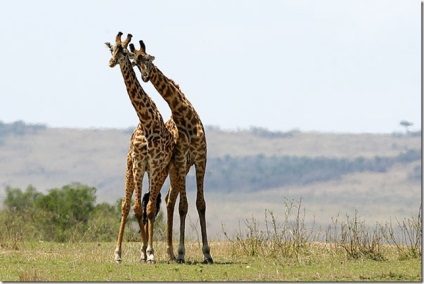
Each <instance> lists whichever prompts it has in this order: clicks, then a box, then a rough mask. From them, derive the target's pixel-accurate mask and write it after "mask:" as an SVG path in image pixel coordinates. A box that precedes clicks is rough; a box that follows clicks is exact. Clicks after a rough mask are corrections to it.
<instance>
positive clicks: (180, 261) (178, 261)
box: [177, 259, 185, 263]
mask: <svg viewBox="0 0 424 284" xmlns="http://www.w3.org/2000/svg"><path fill="white" fill-rule="evenodd" d="M177 263H185V260H184V259H177Z"/></svg>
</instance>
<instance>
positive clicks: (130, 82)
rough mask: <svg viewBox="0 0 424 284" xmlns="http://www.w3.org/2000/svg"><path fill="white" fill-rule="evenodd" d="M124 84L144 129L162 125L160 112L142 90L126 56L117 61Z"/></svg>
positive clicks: (152, 128)
mask: <svg viewBox="0 0 424 284" xmlns="http://www.w3.org/2000/svg"><path fill="white" fill-rule="evenodd" d="M119 66H120V68H121V72H122V76H123V78H124V82H125V86H126V88H127V92H128V95H129V97H130V100H131V103H132V105H133V107H134V109H135V111H136V113H137V116H138V118H139V119H140V123H141V125H142V127H143V129H144V130H154V129H155V127H157V126H158V124H159V125H160V124H162V125H164V122H163V119H162V116H161V114H160V113H159V111H158V109H157V107H156V105H155V103H154V102H153V100H152V99H151V98H150V97H149V96H148V95H147V94H146V92H144V90H143V88H142V87H141V85H140V82H139V81H138V80H137V77H136V74H135V72H134V69H133V67H132V65H131V62H130V60H129V59H128V57H126V58H125V59H124V60H122V61H121V62H120V63H119Z"/></svg>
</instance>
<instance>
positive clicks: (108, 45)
mask: <svg viewBox="0 0 424 284" xmlns="http://www.w3.org/2000/svg"><path fill="white" fill-rule="evenodd" d="M105 45H106V47H107V48H109V50H110V52H112V51H113V49H112V45H111V44H110V42H105Z"/></svg>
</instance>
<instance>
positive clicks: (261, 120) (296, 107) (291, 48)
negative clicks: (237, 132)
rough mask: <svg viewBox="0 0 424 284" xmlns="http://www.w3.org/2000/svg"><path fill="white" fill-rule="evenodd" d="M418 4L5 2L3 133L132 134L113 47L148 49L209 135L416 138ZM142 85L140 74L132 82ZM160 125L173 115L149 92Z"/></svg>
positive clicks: (132, 119) (0, 48) (0, 24)
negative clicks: (412, 134)
mask: <svg viewBox="0 0 424 284" xmlns="http://www.w3.org/2000/svg"><path fill="white" fill-rule="evenodd" d="M420 9H421V1H418V0H399V1H394V0H382V1H376V0H366V1H341V0H333V1H302V0H296V1H294V0H293V1H283V0H279V1H277V0H275V1H267V0H264V1H247V0H243V1H241V0H240V1H235V0H225V1H223V0H210V1H195V0H179V1H171V0H169V1H160V0H159V1H140V0H137V1H106V0H98V1H81V0H72V1H29V0H28V1H19V0H17V1H7V2H3V4H2V9H1V10H2V17H0V29H1V35H2V37H3V40H2V44H1V45H0V54H2V57H3V60H2V62H3V63H2V64H1V66H0V74H1V77H2V79H1V81H0V88H1V94H0V121H3V122H12V121H15V120H24V121H25V122H28V123H45V124H47V125H49V126H53V127H114V128H115V127H118V128H127V127H129V126H135V125H136V124H137V122H138V118H137V116H136V114H135V111H134V109H133V107H132V105H131V103H130V101H129V98H128V95H127V93H126V89H125V86H124V82H123V79H122V76H121V73H120V70H119V67H115V68H114V69H111V68H109V67H108V61H109V59H110V52H109V50H108V49H107V48H106V47H105V45H104V42H106V41H111V42H113V41H114V38H115V36H116V34H117V32H118V31H122V32H123V33H124V34H127V33H132V34H133V36H134V37H133V42H134V43H137V42H138V40H139V39H143V40H144V42H145V43H146V46H147V52H148V53H150V54H152V55H154V56H155V57H156V60H155V63H156V65H157V66H158V67H159V68H160V69H161V70H162V71H163V72H164V73H165V74H166V75H168V76H169V77H171V78H172V79H174V80H175V81H176V82H177V83H179V84H180V86H181V88H182V90H183V91H184V93H185V94H186V96H187V97H188V99H189V100H190V101H191V102H192V104H193V105H194V107H195V108H196V109H197V111H198V113H199V114H200V116H201V118H202V121H203V123H204V124H205V125H214V126H219V127H221V128H223V129H238V128H240V129H246V128H249V127H250V126H257V127H265V128H268V129H270V130H280V131H288V130H291V129H299V130H301V131H336V132H386V133H390V132H393V131H402V130H403V129H402V127H401V126H399V122H400V121H401V120H408V121H410V122H413V123H414V126H413V127H412V128H411V129H412V130H417V129H420V128H421V105H420V104H421V89H420V84H421V80H420V78H421V73H420V70H421V69H420V68H421V67H420V66H421V65H420V62H421V20H420V13H421V11H420ZM137 74H139V73H138V71H137ZM142 86H143V87H145V89H146V91H147V92H148V94H149V95H150V96H151V97H152V98H153V100H154V101H155V102H156V104H157V106H158V107H159V109H160V111H161V112H162V114H163V117H164V119H165V120H167V119H168V118H169V116H170V111H169V108H168V106H167V104H166V103H165V102H164V101H163V99H162V98H161V97H160V96H159V94H157V92H156V90H155V89H154V88H153V87H152V86H151V83H148V84H146V83H142Z"/></svg>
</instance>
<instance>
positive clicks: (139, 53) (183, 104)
mask: <svg viewBox="0 0 424 284" xmlns="http://www.w3.org/2000/svg"><path fill="white" fill-rule="evenodd" d="M130 51H131V52H132V53H133V54H134V56H133V57H134V60H133V63H132V64H133V65H135V66H137V67H138V69H139V70H140V72H141V75H142V79H143V81H144V82H148V81H149V80H150V82H151V83H152V84H153V86H154V87H155V88H156V90H157V91H158V92H159V94H160V95H161V96H162V97H163V98H164V99H165V101H166V102H167V103H168V105H169V107H170V109H171V112H172V119H173V121H174V122H175V124H176V125H177V128H178V140H177V143H176V145H175V149H174V157H173V158H172V160H171V164H170V168H169V177H170V182H171V186H170V188H169V191H168V194H167V196H166V207H167V215H168V222H167V243H168V247H167V251H168V255H169V257H170V258H171V259H175V255H174V252H173V246H172V225H173V215H174V207H175V201H176V198H177V196H178V194H180V203H179V214H180V243H179V247H178V256H177V258H176V260H177V262H179V263H183V262H184V261H185V259H184V258H185V246H184V237H185V233H184V231H185V218H186V215H187V211H188V203H187V195H186V176H187V174H188V172H189V170H190V167H191V166H192V165H195V169H196V184H197V198H196V208H197V212H198V214H199V220H200V228H201V234H202V252H203V255H204V262H205V263H213V260H212V256H211V254H210V247H209V244H208V239H207V233H206V202H205V197H204V192H203V185H204V177H205V171H206V159H207V147H206V137H205V130H204V127H203V124H202V121H201V120H200V117H199V115H198V114H197V112H196V110H195V109H194V107H193V106H192V104H191V103H190V101H189V100H188V99H187V98H186V97H185V95H184V94H183V92H182V91H181V89H180V87H179V86H178V85H177V84H176V83H175V82H174V81H173V80H171V79H169V78H168V77H166V76H165V75H164V74H163V73H162V72H161V71H160V70H159V68H157V67H156V66H155V65H154V64H153V60H154V56H151V55H149V54H147V53H146V46H145V45H144V43H143V41H141V40H140V49H139V50H136V49H135V47H134V45H133V44H130Z"/></svg>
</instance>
